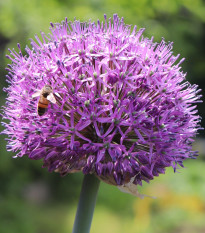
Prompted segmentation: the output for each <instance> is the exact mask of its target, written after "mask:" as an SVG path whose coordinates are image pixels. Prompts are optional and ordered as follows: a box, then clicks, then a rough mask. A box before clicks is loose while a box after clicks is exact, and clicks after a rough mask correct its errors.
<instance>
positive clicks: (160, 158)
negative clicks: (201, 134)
mask: <svg viewBox="0 0 205 233" xmlns="http://www.w3.org/2000/svg"><path fill="white" fill-rule="evenodd" d="M50 30H51V33H50V34H49V35H48V36H46V35H45V34H43V33H41V35H42V38H41V39H39V38H38V37H37V36H36V40H35V41H34V40H31V48H28V47H27V48H26V49H25V50H26V55H25V56H23V55H22V52H21V48H20V46H19V45H18V50H19V51H18V52H16V51H14V50H12V51H10V54H11V55H10V56H8V58H9V59H10V60H11V61H12V64H11V65H9V67H8V70H9V72H8V75H7V81H8V82H9V87H8V88H6V89H5V91H6V92H7V94H8V97H7V102H6V106H5V108H4V114H3V115H4V119H6V120H8V121H7V122H9V123H4V125H5V130H4V133H5V134H7V135H8V146H7V149H8V150H9V151H14V152H18V154H17V156H18V157H22V156H24V155H27V156H28V157H29V158H31V159H43V166H44V167H47V168H48V170H49V171H50V172H52V171H56V172H59V173H60V174H61V175H65V174H67V173H71V172H78V171H82V172H83V173H84V174H87V173H94V174H95V175H96V176H97V177H99V178H100V179H101V180H103V181H105V182H107V183H110V184H113V185H117V186H121V185H122V186H123V185H124V186H126V184H128V183H131V184H134V185H137V184H140V185H141V184H142V181H143V180H144V181H147V182H149V180H152V179H153V178H154V176H158V175H159V174H160V173H164V172H165V169H166V167H170V166H172V167H173V168H174V170H176V169H177V168H178V165H179V166H183V164H182V162H183V160H185V159H186V158H194V157H195V156H196V152H195V151H192V150H191V144H192V142H193V139H192V138H193V137H194V136H195V135H196V133H197V130H198V129H199V128H200V125H199V122H200V117H199V116H198V115H197V110H196V103H197V102H200V100H199V99H200V95H198V92H199V90H198V89H197V88H198V87H197V85H191V84H190V83H189V82H187V81H185V74H184V73H183V72H182V71H181V67H180V64H181V62H182V61H183V59H182V60H180V61H179V62H178V63H176V61H177V59H178V58H179V55H177V56H174V55H173V54H172V43H168V44H167V43H165V41H164V40H162V41H161V43H154V42H153V38H152V39H151V40H150V39H148V38H144V37H142V33H143V31H144V30H143V29H139V30H138V31H136V26H135V27H134V29H133V30H132V31H131V26H130V25H126V24H124V22H123V18H121V19H120V18H119V17H118V16H117V15H114V17H113V22H111V19H109V20H107V19H106V17H105V22H104V23H100V22H99V21H98V22H97V23H92V22H85V23H82V22H79V21H74V22H68V21H67V19H66V20H65V21H64V22H62V23H61V24H55V25H54V24H51V28H50ZM45 85H47V86H46V87H49V88H50V92H49V93H48V92H47V93H45V92H43V89H45ZM51 95H52V98H53V99H54V100H55V101H52V100H51V98H49V97H50V96H51ZM39 111H42V112H41V114H39Z"/></svg>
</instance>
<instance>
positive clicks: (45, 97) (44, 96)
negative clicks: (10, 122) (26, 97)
mask: <svg viewBox="0 0 205 233" xmlns="http://www.w3.org/2000/svg"><path fill="white" fill-rule="evenodd" d="M37 96H40V98H39V100H38V105H37V112H38V115H39V116H42V115H44V114H45V112H46V111H47V109H48V105H49V103H50V102H51V103H53V104H56V99H55V97H54V95H53V88H52V87H51V86H50V85H45V86H44V87H43V88H42V89H41V90H40V91H38V92H36V93H34V94H33V95H32V98H35V97H37Z"/></svg>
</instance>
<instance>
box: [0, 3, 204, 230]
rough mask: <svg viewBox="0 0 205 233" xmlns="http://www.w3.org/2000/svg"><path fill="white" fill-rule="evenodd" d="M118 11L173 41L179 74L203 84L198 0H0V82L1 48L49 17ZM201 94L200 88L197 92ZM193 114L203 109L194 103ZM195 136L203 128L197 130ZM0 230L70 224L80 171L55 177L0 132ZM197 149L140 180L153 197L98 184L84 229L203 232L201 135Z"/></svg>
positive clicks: (44, 26)
mask: <svg viewBox="0 0 205 233" xmlns="http://www.w3.org/2000/svg"><path fill="white" fill-rule="evenodd" d="M104 13H106V14H107V16H108V17H112V15H113V13H118V15H119V16H120V17H122V16H123V17H124V20H125V23H127V24H133V25H135V24H136V25H138V28H141V27H145V28H146V31H145V34H144V35H145V36H147V37H151V36H154V38H155V41H158V42H159V41H160V40H161V38H162V37H164V38H165V40H166V41H174V54H178V53H180V54H181V58H182V57H185V58H186V60H185V62H184V63H183V65H182V67H183V70H184V71H186V72H187V79H188V80H189V81H190V82H192V83H196V84H198V85H199V86H200V88H202V89H203V88H204V86H205V79H204V74H205V56H204V54H205V1H204V0H194V1H193V0H172V1H171V0H130V1H127V0H101V1H100V0H88V1H83V0H75V1H71V0H62V1H61V0H33V1H31V0H6V1H5V0H0V77H1V82H0V89H1V90H2V89H3V87H4V86H7V83H6V82H5V74H6V71H5V67H6V64H7V63H8V62H9V61H8V60H6V59H5V55H6V54H7V49H8V48H15V49H16V48H17V45H16V44H17V42H19V43H20V44H21V47H22V48H24V47H25V46H26V45H27V44H28V45H29V43H30V42H29V38H34V35H35V34H36V33H37V35H39V32H40V31H44V32H45V33H48V32H49V23H50V22H53V23H55V22H60V21H62V20H64V18H65V17H68V19H69V20H73V19H74V18H75V17H76V18H77V19H80V20H82V21H85V20H89V19H91V20H93V21H96V19H98V18H99V19H100V20H101V21H102V20H103V14H104ZM202 94H203V92H202ZM5 97H6V96H5V93H4V92H3V91H1V92H0V104H1V105H3V104H4V102H5ZM199 114H200V115H201V116H202V125H204V120H203V116H204V114H205V109H204V108H203V104H200V105H199ZM200 133H201V136H203V135H204V133H203V132H200ZM0 143H1V148H0V232H1V233H11V232H21V233H57V232H62V233H64V232H71V229H72V224H73V220H74V215H75V210H76V205H77V201H78V195H79V191H80V184H81V181H82V174H72V175H68V176H66V177H64V178H61V177H60V176H59V175H58V174H54V173H52V174H49V173H48V172H47V171H46V170H45V169H42V168H41V164H42V162H41V161H31V160H29V159H28V158H20V159H12V156H13V155H14V154H12V153H8V152H6V149H5V148H6V141H5V137H4V136H2V135H0ZM195 147H196V149H198V150H199V151H200V157H199V159H198V160H196V161H187V162H186V167H187V168H186V169H183V170H180V173H177V174H174V173H173V171H172V170H171V169H168V171H167V174H166V175H162V176H160V177H159V178H156V179H155V180H154V181H153V182H151V184H150V185H147V184H144V186H143V187H142V188H140V190H141V192H142V193H147V194H150V195H155V196H156V197H157V199H152V198H145V199H143V200H140V199H139V198H136V197H133V196H130V195H129V194H124V193H121V192H120V191H119V190H118V189H117V188H116V187H111V186H109V185H106V184H101V187H100V192H99V198H98V202H97V207H96V211H95V215H94V219H93V225H92V229H91V232H92V233H94V232H98V233H101V232H107V233H111V232H112V233H119V232H120V233H121V232H123V233H124V232H127V233H161V232H170V233H172V232H173V233H174V232H175V233H184V232H186V233H189V232H190V233H195V232H196V233H200V232H205V223H204V218H205V182H204V181H205V172H204V165H205V162H204V152H203V149H204V140H203V137H202V138H201V139H198V140H197V143H196V144H195Z"/></svg>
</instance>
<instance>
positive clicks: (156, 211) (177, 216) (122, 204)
mask: <svg viewBox="0 0 205 233" xmlns="http://www.w3.org/2000/svg"><path fill="white" fill-rule="evenodd" d="M185 166H186V168H185V169H181V170H180V172H179V173H175V174H174V172H173V170H172V169H171V168H169V169H167V172H166V174H165V175H160V176H159V177H157V178H156V179H155V180H153V181H152V182H151V183H150V184H143V187H140V193H143V194H147V195H151V196H153V197H155V198H150V197H145V198H144V199H140V198H138V197H135V196H131V195H129V194H125V193H122V192H120V191H119V190H118V188H116V187H114V186H110V185H107V184H105V183H101V186H100V190H99V195H98V200H97V205H96V209H95V213H94V218H93V223H92V228H91V233H96V232H98V233H104V232H106V233H124V232H126V233H138V232H139V233H163V232H168V233H184V232H186V233H200V232H205V222H204V219H205V185H204V182H203V181H204V180H205V173H204V167H205V162H204V161H202V160H194V161H193V160H192V161H190V160H189V161H187V162H185ZM73 176H76V177H77V179H78V180H79V182H77V185H78V189H79V186H80V183H81V180H82V174H75V175H73ZM25 185H27V184H25ZM65 188H66V189H68V190H69V189H73V188H75V187H73V186H72V185H68V186H67V187H65ZM54 190H55V187H52V188H51V189H50V190H49V192H50V194H49V196H50V197H52V193H53V191H54ZM65 192H66V190H65ZM77 196H78V194H77ZM77 196H76V199H75V200H73V201H72V202H71V201H70V200H69V196H68V200H66V198H65V199H63V200H61V199H59V200H58V199H55V200H53V199H52V198H48V199H47V200H46V199H45V200H43V201H41V202H38V200H36V199H32V198H28V196H26V195H23V194H22V195H19V196H17V197H16V196H15V195H14V194H10V195H8V196H4V197H3V196H1V197H0V221H1V224H0V232H1V233H11V232H21V233H57V232H62V233H67V232H71V231H72V225H73V221H74V217H75V212H76V208H77V199H78V198H77Z"/></svg>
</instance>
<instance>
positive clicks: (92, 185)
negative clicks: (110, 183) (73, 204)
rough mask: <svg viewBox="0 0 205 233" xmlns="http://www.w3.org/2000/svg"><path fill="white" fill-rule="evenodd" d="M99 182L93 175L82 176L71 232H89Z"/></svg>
mask: <svg viewBox="0 0 205 233" xmlns="http://www.w3.org/2000/svg"><path fill="white" fill-rule="evenodd" d="M99 184H100V180H99V179H98V178H96V177H95V176H94V175H85V176H84V179H83V185H82V189H81V193H80V200H79V203H78V209H77V212H76V216H75V222H74V226H73V231H72V233H89V232H90V226H91V222H92V218H93V212H94V208H95V203H96V199H97V193H98V188H99Z"/></svg>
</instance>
